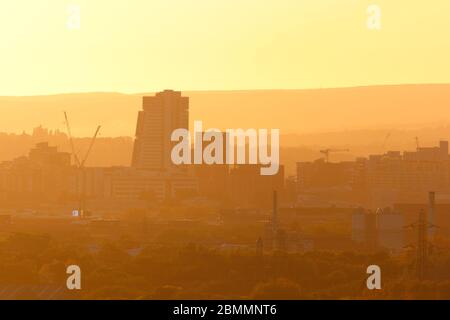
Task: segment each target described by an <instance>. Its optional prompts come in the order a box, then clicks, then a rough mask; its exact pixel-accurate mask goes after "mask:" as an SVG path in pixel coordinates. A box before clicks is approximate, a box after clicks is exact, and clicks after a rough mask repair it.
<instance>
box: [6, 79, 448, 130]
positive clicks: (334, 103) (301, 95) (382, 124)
mask: <svg viewBox="0 0 450 320" xmlns="http://www.w3.org/2000/svg"><path fill="white" fill-rule="evenodd" d="M183 94H184V95H185V96H189V97H190V101H191V102H190V119H191V121H193V120H202V121H203V123H204V127H205V128H210V127H217V128H220V129H224V128H250V127H251V128H260V127H261V128H280V129H281V133H282V134H287V133H311V132H315V133H317V132H330V131H346V130H356V129H375V130H380V129H383V130H384V129H385V130H390V129H407V128H411V127H414V126H418V125H422V126H423V125H428V126H429V125H431V124H433V125H445V124H448V123H449V122H450V121H449V120H450V84H425V85H420V84H418V85H389V86H368V87H354V88H334V89H333V88H331V89H305V90H243V91H191V92H189V91H188V92H183ZM143 95H145V94H120V93H107V92H106V93H105V92H99V93H74V94H58V95H48V96H30V97H0V132H16V133H17V132H22V131H23V130H30V129H31V128H34V127H36V126H37V125H43V126H44V127H47V128H53V129H60V130H64V131H65V128H64V117H63V111H67V112H68V113H69V116H70V120H71V124H72V130H73V134H74V135H76V136H90V135H92V133H93V131H94V129H95V127H96V126H97V125H98V124H101V125H102V126H103V128H102V132H101V134H102V136H133V135H134V129H135V124H136V118H137V112H138V110H139V109H140V108H141V97H142V96H143Z"/></svg>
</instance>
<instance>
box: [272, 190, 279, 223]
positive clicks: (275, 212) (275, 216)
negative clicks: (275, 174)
mask: <svg viewBox="0 0 450 320" xmlns="http://www.w3.org/2000/svg"><path fill="white" fill-rule="evenodd" d="M272 228H273V231H277V229H278V204H277V192H276V191H274V192H273V212H272Z"/></svg>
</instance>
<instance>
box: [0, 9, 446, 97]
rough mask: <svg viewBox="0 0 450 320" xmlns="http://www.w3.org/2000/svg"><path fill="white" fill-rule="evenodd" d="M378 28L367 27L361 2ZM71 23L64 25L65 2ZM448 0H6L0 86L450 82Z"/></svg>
mask: <svg viewBox="0 0 450 320" xmlns="http://www.w3.org/2000/svg"><path fill="white" fill-rule="evenodd" d="M373 3H376V4H377V5H378V6H379V7H380V9H381V29H380V30H369V29H368V28H367V23H366V22H367V19H368V13H367V8H368V6H369V5H371V4H373ZM74 6H75V7H76V8H79V10H80V20H79V21H80V25H79V29H78V28H75V29H70V28H68V26H67V23H68V19H69V18H70V17H71V15H73V12H71V11H70V8H73V7H74ZM449 11H450V2H449V1H447V0H435V1H433V3H432V4H430V3H429V2H426V1H423V0H413V1H403V0H401V1H389V0H377V1H367V0H339V1H337V0H322V1H313V0H303V1H299V0H277V1H275V0H270V1H264V2H261V1H256V0H242V1H239V2H238V1H225V0H215V1H211V0H209V1H206V0H198V1H195V2H192V1H188V0H172V1H166V0H153V1H144V0H129V1H124V0H121V1H106V0H90V1H87V0H73V1H70V2H69V1H58V0H41V1H29V0H28V1H27V0H15V1H12V0H6V1H2V3H1V4H0V36H1V39H2V41H1V44H0V50H1V52H2V55H1V59H0V70H1V86H0V95H2V96H8V95H42V94H53V93H68V92H86V91H89V92H93V91H109V92H110V91H118V92H125V93H135V92H151V91H158V90H162V89H165V88H174V89H178V90H184V91H186V90H242V89H293V88H321V87H345V86H361V85H373V84H377V85H383V84H403V83H446V82H450V62H449V59H448V57H449V56H450V37H448V35H449V30H450V20H449V19H447V14H448V12H449Z"/></svg>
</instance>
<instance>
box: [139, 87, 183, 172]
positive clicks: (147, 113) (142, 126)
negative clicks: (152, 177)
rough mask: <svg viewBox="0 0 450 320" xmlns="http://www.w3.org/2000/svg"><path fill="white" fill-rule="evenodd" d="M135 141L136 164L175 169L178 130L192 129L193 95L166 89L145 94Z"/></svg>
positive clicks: (164, 169)
mask: <svg viewBox="0 0 450 320" xmlns="http://www.w3.org/2000/svg"><path fill="white" fill-rule="evenodd" d="M142 107H143V110H142V111H139V114H138V120H137V126H136V138H135V141H134V149H133V158H132V167H134V168H136V169H145V170H154V171H168V170H171V169H173V168H175V165H174V164H173V163H172V161H171V158H170V153H171V150H172V146H173V145H174V143H172V142H171V140H170V136H171V134H172V132H173V131H174V130H175V129H178V128H185V129H189V98H188V97H182V96H181V92H177V91H172V90H166V91H163V92H159V93H157V94H156V95H155V96H152V97H143V101H142Z"/></svg>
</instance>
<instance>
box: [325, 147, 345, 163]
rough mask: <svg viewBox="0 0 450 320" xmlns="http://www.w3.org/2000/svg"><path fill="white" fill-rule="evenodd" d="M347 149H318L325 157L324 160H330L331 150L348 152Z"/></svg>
mask: <svg viewBox="0 0 450 320" xmlns="http://www.w3.org/2000/svg"><path fill="white" fill-rule="evenodd" d="M349 151H350V150H349V149H325V150H320V153H322V154H323V155H324V157H325V162H327V163H328V162H330V153H332V152H349Z"/></svg>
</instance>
